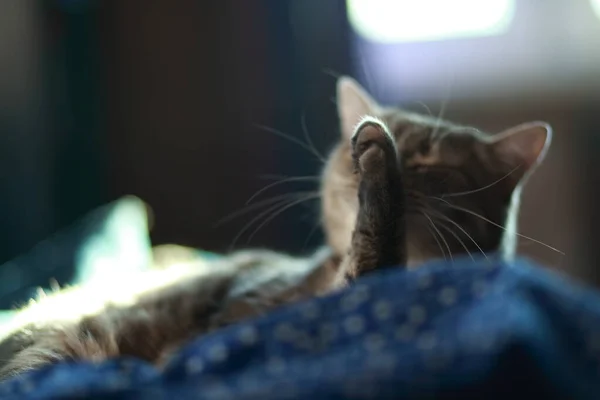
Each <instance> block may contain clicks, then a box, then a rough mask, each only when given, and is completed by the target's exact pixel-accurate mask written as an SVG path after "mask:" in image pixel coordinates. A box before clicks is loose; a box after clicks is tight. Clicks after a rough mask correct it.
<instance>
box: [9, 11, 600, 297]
mask: <svg viewBox="0 0 600 400" xmlns="http://www.w3.org/2000/svg"><path fill="white" fill-rule="evenodd" d="M1 8H2V9H1V10H0V37H2V39H0V62H1V64H2V65H3V67H2V70H0V132H1V134H0V171H1V172H0V189H1V191H2V196H0V235H1V236H0V260H1V261H7V260H10V259H11V258H13V257H15V256H16V255H18V254H21V253H23V252H25V251H27V250H28V249H30V248H31V247H32V246H33V245H35V244H36V243H38V242H39V241H40V240H42V239H44V238H46V237H47V236H48V235H50V234H52V233H54V232H56V231H59V230H60V229H62V228H64V227H66V226H68V225H69V224H71V223H72V222H73V221H74V220H76V219H77V218H78V217H80V216H81V215H83V214H85V213H86V212H88V211H89V210H92V209H93V208H95V207H97V206H99V205H101V204H105V203H106V202H108V201H110V200H113V199H116V198H119V197H120V196H122V195H125V194H134V195H136V196H139V197H140V198H142V199H144V200H145V201H146V202H147V203H148V204H150V205H151V207H152V209H153V211H154V217H155V224H154V227H153V230H152V240H153V242H154V243H156V244H158V243H178V244H183V245H190V246H195V247H201V248H204V249H209V250H215V251H226V250H227V249H229V248H230V246H231V245H232V244H233V243H232V241H233V238H234V237H235V236H236V235H237V234H238V233H239V232H240V230H241V229H242V228H243V227H244V225H245V224H246V223H247V222H248V221H249V220H250V219H251V218H252V217H254V216H256V215H257V212H253V213H250V214H249V215H248V216H246V217H245V218H244V217H241V218H238V219H234V220H232V221H230V222H228V223H227V224H224V225H221V226H218V227H215V225H216V223H217V222H218V221H219V220H220V219H222V218H223V217H225V216H227V215H229V214H231V213H233V212H236V211H239V210H240V209H242V208H243V207H244V205H245V202H246V200H247V199H248V198H249V197H250V196H251V195H252V194H253V193H255V192H256V191H257V190H259V189H261V188H262V187H264V186H265V185H266V184H268V183H270V182H273V179H272V176H271V177H269V176H266V175H278V176H315V175H318V174H319V172H320V170H321V163H320V161H319V160H318V158H317V157H315V156H314V155H312V154H310V152H309V151H307V150H306V149H303V148H301V146H299V145H297V144H294V143H292V142H291V141H290V140H287V139H285V138H282V137H280V136H278V135H277V134H273V133H269V132H267V131H265V130H264V129H260V128H259V127H257V125H264V126H268V127H271V128H273V129H277V130H279V131H281V132H285V133H286V134H288V135H290V136H292V137H294V138H297V139H299V140H305V137H304V135H305V132H304V129H303V126H304V127H305V128H306V131H307V132H308V133H309V134H310V137H311V138H312V140H313V141H314V144H315V147H316V148H317V149H318V150H319V151H320V152H321V153H324V154H326V153H327V151H328V150H329V149H330V148H331V146H332V145H333V143H334V142H335V140H336V138H337V132H338V129H337V117H336V110H335V104H334V102H333V101H332V100H333V97H334V95H335V82H336V78H335V76H336V75H337V74H350V75H353V76H356V77H357V78H358V79H359V80H360V81H361V83H363V84H364V85H365V86H367V87H368V88H369V89H371V90H373V91H375V90H374V89H375V88H374V87H370V86H377V85H373V82H371V85H369V79H366V78H368V75H369V74H368V71H365V67H364V65H363V64H362V63H361V60H359V59H358V58H357V57H356V53H355V52H353V45H354V44H355V43H356V41H357V40H358V39H357V38H356V36H355V34H354V33H352V31H351V28H350V25H349V22H348V19H347V17H346V2H345V1H342V0H301V1H300V0H295V1H294V0H264V1H259V0H252V1H250V0H249V1H239V0H219V1H199V0H177V1H161V0H129V1H102V2H100V1H98V2H94V1H75V0H72V1H33V0H32V1H29V0H10V1H6V2H3V3H2V5H1ZM598 24H599V25H600V20H599V21H598ZM563 33H564V32H563ZM548 40H551V38H549V39H548ZM599 76H600V75H599ZM378 84H379V85H385V82H383V83H381V82H379V83H378ZM532 93H533V94H532ZM376 97H377V96H376ZM392 97H393V96H392ZM398 100H400V98H399V99H398ZM404 100H405V99H404ZM412 100H419V99H418V98H415V99H412ZM426 100H427V103H428V104H429V105H430V107H431V109H432V110H433V111H434V112H437V110H439V108H440V102H441V100H442V99H439V98H436V97H435V95H433V96H428V98H427V99H426ZM413 105H414V104H413ZM598 111H599V107H598V97H597V95H595V94H594V92H593V91H592V92H591V93H589V92H586V93H584V94H581V91H573V92H570V91H569V89H568V88H567V89H565V90H562V91H560V92H554V93H552V92H550V94H545V95H543V96H537V95H535V93H534V91H531V92H529V93H525V94H519V95H510V94H508V95H507V94H505V93H502V94H500V93H495V92H489V93H486V94H484V95H478V96H475V97H471V98H469V96H463V97H462V98H457V99H453V100H451V101H450V102H449V104H448V108H447V110H446V117H447V118H449V119H452V120H456V121H458V122H463V123H468V124H472V125H475V126H480V127H482V128H484V129H490V130H499V129H502V128H506V127H508V126H510V125H513V124H517V123H520V122H524V121H527V120H532V119H542V120H547V121H549V122H550V123H552V125H553V126H554V129H555V136H554V143H553V145H552V149H551V152H550V154H549V157H548V159H547V162H546V163H545V164H544V166H543V167H542V168H541V169H540V170H539V171H538V173H536V174H535V175H534V177H533V178H532V179H531V181H530V182H529V185H528V187H527V189H526V191H525V196H524V201H523V208H522V213H521V214H522V216H521V232H523V233H524V234H526V235H528V236H531V237H533V238H535V239H537V240H540V241H542V242H545V243H548V244H550V245H552V246H554V247H557V248H559V249H560V250H562V251H563V252H565V253H566V255H565V256H562V255H560V254H558V253H556V252H553V251H551V250H549V249H547V248H545V247H543V246H540V245H537V244H535V243H531V242H529V241H526V240H524V241H522V253H523V254H525V255H528V256H530V257H533V258H535V259H537V260H538V261H541V262H543V263H544V264H546V265H548V266H549V267H552V268H556V269H559V270H562V271H564V272H566V273H568V274H570V275H572V276H575V277H577V278H579V279H581V280H584V281H587V282H588V283H591V284H600V274H599V271H600V270H599V269H598V268H596V265H598V262H597V261H598V257H599V255H600V250H599V249H600V246H598V245H597V240H596V238H597V237H598V232H597V231H598V230H599V228H598V221H600V211H599V208H598V207H597V204H599V203H598V191H597V190H596V186H597V185H596V183H597V181H598V176H597V175H598V172H597V171H599V168H598V165H597V163H598V157H597V154H598V153H597V151H599V150H600V143H599V142H598V131H599V127H600V120H599V112H598ZM314 187H315V184H314V182H310V181H307V182H292V183H288V184H284V185H281V186H279V187H277V188H273V190H272V191H269V192H267V193H265V194H263V197H262V198H268V197H269V196H271V195H278V194H282V193H290V192H292V191H295V190H302V191H305V190H312V189H314ZM318 214H319V213H318V203H317V202H312V203H310V202H309V203H306V204H302V205H300V206H298V207H294V208H292V209H290V210H288V211H287V212H284V213H282V214H281V215H279V216H278V217H277V218H275V219H273V220H272V221H271V222H270V223H269V224H267V225H265V226H264V227H262V228H261V229H259V230H258V231H257V233H256V235H255V236H253V237H252V240H250V241H248V234H249V233H250V232H252V230H253V229H250V230H249V231H248V232H246V234H245V235H242V236H241V237H240V239H239V240H238V241H237V243H236V244H235V246H234V247H243V246H264V247H269V248H274V249H278V250H282V251H289V252H294V253H301V252H307V251H309V250H310V249H313V248H314V247H315V246H317V245H318V244H319V243H320V242H321V240H322V235H321V232H320V231H319V230H318V229H317V230H315V229H314V227H315V223H316V222H318ZM71 272H72V271H63V272H61V274H62V275H61V276H63V277H64V279H67V278H68V276H69V274H70V273H71ZM20 273H21V274H22V273H24V272H23V271H20ZM25 273H31V274H33V273H34V272H33V271H26V272H25ZM45 283H46V282H39V284H40V285H44V284H45ZM5 285H6V282H5ZM15 285H18V280H15ZM9 286H10V285H9ZM13 300H15V299H13Z"/></svg>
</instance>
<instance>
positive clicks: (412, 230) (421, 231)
mask: <svg viewBox="0 0 600 400" xmlns="http://www.w3.org/2000/svg"><path fill="white" fill-rule="evenodd" d="M430 218H431V217H429V218H428V217H427V216H425V215H423V214H421V213H407V214H406V236H407V237H406V250H407V253H408V260H407V265H406V266H407V267H408V268H415V267H418V266H420V265H422V264H423V263H425V262H427V261H431V260H436V259H439V258H443V255H442V254H441V252H440V248H439V245H438V243H437V242H436V240H435V228H434V227H433V223H434V221H433V220H432V219H430Z"/></svg>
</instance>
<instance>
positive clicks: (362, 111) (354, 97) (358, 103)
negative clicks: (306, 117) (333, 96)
mask: <svg viewBox="0 0 600 400" xmlns="http://www.w3.org/2000/svg"><path fill="white" fill-rule="evenodd" d="M337 107H338V115H339V117H340V125H341V129H342V135H343V136H344V137H345V138H347V139H350V138H351V137H352V134H353V133H354V128H355V127H356V125H357V124H358V123H359V122H360V121H361V120H362V118H363V117H365V116H367V115H374V114H377V111H378V109H379V105H378V104H377V102H376V101H375V100H373V98H372V97H371V96H369V94H368V93H367V91H366V90H365V89H363V88H362V87H361V86H360V84H358V82H356V81H355V80H354V79H352V78H350V77H347V76H343V77H341V78H339V79H338V82H337Z"/></svg>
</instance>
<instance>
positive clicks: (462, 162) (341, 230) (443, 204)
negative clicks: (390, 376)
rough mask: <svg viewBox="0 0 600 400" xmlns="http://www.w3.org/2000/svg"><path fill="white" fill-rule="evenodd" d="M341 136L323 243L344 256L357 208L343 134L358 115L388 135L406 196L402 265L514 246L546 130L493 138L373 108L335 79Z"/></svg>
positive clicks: (520, 129) (534, 127) (327, 182)
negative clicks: (523, 195)
mask: <svg viewBox="0 0 600 400" xmlns="http://www.w3.org/2000/svg"><path fill="white" fill-rule="evenodd" d="M337 103H338V113H339V118H340V127H341V140H340V142H339V144H338V145H337V146H336V148H335V149H334V151H333V152H332V154H331V156H330V157H329V160H328V163H327V166H326V168H325V171H324V179H323V181H322V182H323V183H322V207H323V209H322V212H323V223H324V227H325V232H326V235H327V240H328V243H329V245H330V246H332V248H333V249H334V250H335V251H336V252H337V253H338V254H340V255H343V254H346V252H347V250H348V248H349V246H350V241H351V236H352V231H353V229H354V224H355V220H356V214H357V209H358V199H357V190H358V177H357V175H356V174H355V173H354V169H353V163H352V157H351V150H350V138H351V136H352V134H353V133H354V128H355V126H356V124H357V123H358V122H359V121H360V120H361V119H362V118H363V117H364V116H374V117H377V118H379V119H381V120H382V121H383V122H385V123H386V124H387V126H388V128H389V130H390V132H392V133H393V135H394V136H395V138H396V143H397V147H398V154H399V156H400V159H401V164H402V167H401V168H402V170H403V176H404V183H405V185H406V187H405V190H406V193H407V210H406V223H407V248H408V254H409V265H410V264H418V263H420V262H421V261H425V260H428V259H432V258H443V257H446V258H448V259H449V258H450V254H452V255H453V256H457V255H460V254H466V253H472V254H473V255H477V254H479V255H481V254H482V253H483V252H485V253H492V252H494V251H500V252H501V253H502V254H503V255H504V256H511V255H512V254H513V253H514V251H515V246H516V238H515V236H516V235H515V234H514V232H515V231H516V217H517V211H518V200H519V195H520V188H521V187H522V185H523V183H524V181H525V180H526V178H527V177H528V176H529V175H530V174H531V173H532V172H533V170H534V169H535V167H536V166H537V165H538V164H539V163H540V162H541V161H542V159H543V158H544V156H545V154H546V152H547V149H548V146H549V144H550V141H551V128H550V126H549V125H548V124H546V123H543V122H531V123H526V124H522V125H518V126H516V127H513V128H510V129H508V130H506V131H504V132H500V133H498V134H495V135H490V134H486V133H484V132H481V131H479V130H477V129H475V128H472V127H467V126H461V125H456V124H453V123H450V122H448V121H443V120H440V119H439V118H436V117H434V116H429V115H421V114H416V113H411V112H408V111H404V110H402V109H399V108H392V107H384V106H381V105H379V104H378V103H377V102H376V101H375V100H374V99H373V98H371V96H369V95H368V94H367V93H366V91H365V90H364V89H362V88H361V87H360V86H359V85H358V83H356V82H355V81H354V80H352V79H350V78H347V77H344V78H341V79H340V80H339V81H338V85H337Z"/></svg>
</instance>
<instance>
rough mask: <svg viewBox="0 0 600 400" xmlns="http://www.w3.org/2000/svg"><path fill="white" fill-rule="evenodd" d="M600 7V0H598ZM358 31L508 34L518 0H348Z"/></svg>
mask: <svg viewBox="0 0 600 400" xmlns="http://www.w3.org/2000/svg"><path fill="white" fill-rule="evenodd" d="M594 3H595V4H598V5H599V6H600V0H594ZM347 5H348V18H349V20H350V24H351V25H352V26H353V28H354V30H355V31H356V32H357V33H358V34H359V35H361V36H363V37H364V38H365V39H369V40H372V41H376V42H387V43H397V42H416V41H431V40H443V39H452V38H460V37H478V36H491V35H498V34H501V33H504V32H505V31H506V30H507V29H508V27H509V26H510V22H511V21H512V19H513V14H514V8H515V1H514V0H485V1H483V0H347Z"/></svg>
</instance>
